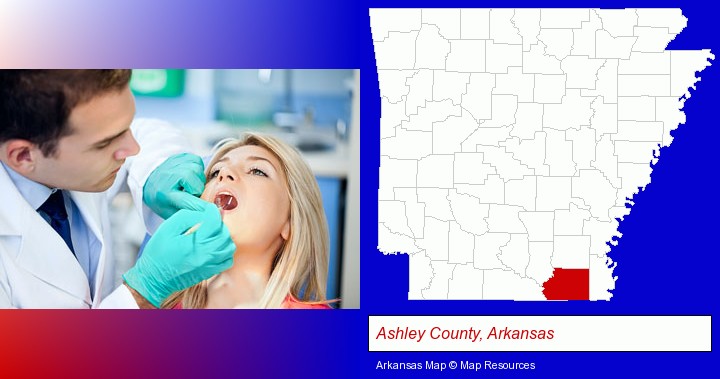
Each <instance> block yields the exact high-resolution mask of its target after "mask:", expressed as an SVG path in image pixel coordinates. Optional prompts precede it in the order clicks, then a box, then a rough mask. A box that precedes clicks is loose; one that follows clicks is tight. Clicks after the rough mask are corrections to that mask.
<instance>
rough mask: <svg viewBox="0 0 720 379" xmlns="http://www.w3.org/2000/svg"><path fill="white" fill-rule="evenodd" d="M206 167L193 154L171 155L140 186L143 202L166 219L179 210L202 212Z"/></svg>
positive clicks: (200, 159)
mask: <svg viewBox="0 0 720 379" xmlns="http://www.w3.org/2000/svg"><path fill="white" fill-rule="evenodd" d="M204 171H205V165H204V164H203V161H202V158H200V157H199V156H197V155H195V154H189V153H182V154H177V155H173V156H172V157H170V158H168V159H167V160H166V161H165V162H163V163H162V164H161V165H160V166H158V167H157V168H156V169H155V170H154V171H153V172H152V173H151V174H150V176H149V177H148V179H147V181H146V182H145V185H144V186H143V202H144V203H145V204H147V206H148V207H150V209H152V210H153V212H155V213H157V214H158V216H160V217H162V218H164V219H167V218H168V217H170V216H172V215H173V214H175V212H177V211H179V210H181V209H191V210H201V209H202V204H201V203H202V202H203V201H202V200H200V199H198V196H200V195H201V194H202V192H203V189H205V173H204Z"/></svg>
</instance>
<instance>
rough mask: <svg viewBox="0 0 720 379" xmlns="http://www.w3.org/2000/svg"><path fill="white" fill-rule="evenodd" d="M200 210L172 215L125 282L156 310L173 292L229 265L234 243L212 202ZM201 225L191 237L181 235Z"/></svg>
mask: <svg viewBox="0 0 720 379" xmlns="http://www.w3.org/2000/svg"><path fill="white" fill-rule="evenodd" d="M202 205H203V210H202V211H191V210H187V209H183V210H180V211H178V212H177V213H175V214H174V215H172V216H171V217H170V218H168V219H167V220H166V221H165V222H163V223H162V224H161V225H160V227H159V228H158V230H157V232H155V234H154V235H153V236H152V237H151V238H150V240H149V241H148V243H147V245H146V246H145V251H144V252H143V254H142V255H141V256H140V258H139V259H138V261H137V263H136V264H135V266H134V267H133V268H131V269H130V270H129V271H128V272H126V273H125V275H123V279H125V283H127V285H128V286H130V287H131V288H132V289H134V290H135V291H137V292H138V293H140V294H141V295H142V296H143V297H144V298H145V299H147V300H148V301H149V302H150V303H152V304H153V305H155V306H156V307H159V306H160V305H161V304H162V302H163V301H164V300H165V299H166V298H167V297H168V296H170V295H171V294H173V293H174V292H177V291H180V290H183V289H185V288H188V287H190V286H192V285H194V284H197V283H199V282H200V281H202V280H205V279H208V278H210V277H212V276H213V275H216V274H219V273H220V272H222V271H225V270H227V269H228V268H230V267H231V266H232V262H233V253H234V252H235V243H233V241H232V239H230V232H229V231H228V229H227V227H226V226H225V224H223V222H222V219H221V217H220V211H219V210H218V208H217V206H215V204H212V203H208V202H205V201H203V202H202ZM198 223H200V227H199V228H198V229H197V230H196V231H195V232H194V233H192V234H189V235H184V233H185V232H187V231H188V229H190V228H191V227H193V226H195V225H197V224H198Z"/></svg>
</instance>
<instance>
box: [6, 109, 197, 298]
mask: <svg viewBox="0 0 720 379" xmlns="http://www.w3.org/2000/svg"><path fill="white" fill-rule="evenodd" d="M131 130H132V133H133V135H134V136H135V138H136V139H137V141H138V143H139V144H140V147H141V150H140V153H139V154H138V155H136V156H133V157H130V158H128V159H127V160H126V161H125V164H124V165H123V167H122V168H121V169H120V171H118V175H117V178H116V180H115V183H114V184H113V186H112V187H111V188H110V189H109V190H107V191H105V192H99V193H89V192H77V191H69V194H70V197H71V198H72V199H73V201H74V202H75V204H76V206H77V207H78V208H79V210H80V213H81V214H82V216H83V219H84V220H85V223H86V224H87V226H88V228H89V230H90V232H91V233H93V234H94V235H95V237H96V238H97V239H98V241H100V243H101V246H102V247H101V249H100V259H99V261H98V264H97V272H96V275H95V298H94V299H92V298H91V296H90V287H89V285H88V280H87V276H85V273H84V272H83V270H82V268H81V267H80V264H79V263H78V262H77V260H76V259H75V257H74V256H73V254H72V253H71V252H70V250H69V249H68V247H67V245H66V244H65V242H64V241H63V239H62V238H61V237H60V236H59V235H58V234H57V233H56V232H55V231H54V230H53V229H52V227H51V226H50V225H49V224H48V223H47V222H46V221H45V220H44V219H43V218H42V217H41V216H40V215H39V214H38V213H37V211H36V210H35V209H33V208H32V207H31V206H30V205H29V204H28V203H27V202H26V201H25V199H24V198H23V197H22V195H21V194H20V192H19V191H18V190H17V188H16V187H15V185H14V184H13V182H12V180H11V179H10V177H9V176H8V175H7V173H6V172H5V170H3V169H2V168H1V167H0V308H137V304H136V303H135V301H134V299H133V297H132V295H131V294H130V292H129V291H128V289H127V288H126V287H125V286H124V285H119V284H120V283H114V278H115V268H114V261H115V257H114V256H113V252H112V237H113V233H112V231H111V230H110V217H109V214H108V212H109V202H110V201H111V200H112V197H113V196H114V195H115V194H117V192H118V190H119V189H120V188H122V186H123V184H124V183H125V182H127V185H128V188H129V189H130V192H131V194H132V196H133V200H134V202H135V205H136V208H137V209H138V211H139V212H141V214H142V216H143V220H144V221H145V224H146V226H147V227H148V230H149V231H151V232H152V231H154V230H155V229H156V228H157V226H158V225H159V223H160V221H162V220H161V219H160V218H159V217H157V216H156V215H155V214H154V213H152V212H151V211H150V209H149V208H147V207H146V206H144V205H142V188H143V185H144V184H145V180H146V179H147V177H148V176H149V175H150V173H151V172H152V170H154V169H155V168H156V167H157V166H158V165H160V163H162V162H163V161H164V160H165V159H166V158H167V157H169V156H171V155H173V154H176V153H179V152H184V151H188V146H189V144H188V143H187V141H186V139H185V138H184V137H183V136H182V135H181V134H180V133H179V132H178V131H177V130H176V129H174V128H172V127H170V126H169V125H168V124H167V123H164V122H162V121H159V120H143V119H138V120H135V121H134V122H133V124H132V126H131Z"/></svg>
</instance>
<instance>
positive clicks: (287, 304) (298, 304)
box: [172, 295, 332, 309]
mask: <svg viewBox="0 0 720 379" xmlns="http://www.w3.org/2000/svg"><path fill="white" fill-rule="evenodd" d="M281 308H282V309H332V307H331V306H329V305H327V304H325V303H304V302H302V301H300V300H298V299H296V298H294V297H293V296H292V295H287V297H286V298H285V301H283V303H282V306H281ZM172 309H183V306H182V302H180V303H177V305H176V306H174V307H172Z"/></svg>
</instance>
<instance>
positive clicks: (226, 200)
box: [213, 192, 238, 211]
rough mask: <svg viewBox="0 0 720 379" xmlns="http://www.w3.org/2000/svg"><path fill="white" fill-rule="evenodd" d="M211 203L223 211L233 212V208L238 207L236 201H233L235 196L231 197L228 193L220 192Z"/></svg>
mask: <svg viewBox="0 0 720 379" xmlns="http://www.w3.org/2000/svg"><path fill="white" fill-rule="evenodd" d="M213 203H215V205H217V207H218V208H220V209H222V210H224V211H230V210H233V209H235V207H237V206H238V202H237V199H235V196H233V195H231V194H230V193H228V192H220V193H218V194H217V195H215V200H214V201H213Z"/></svg>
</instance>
